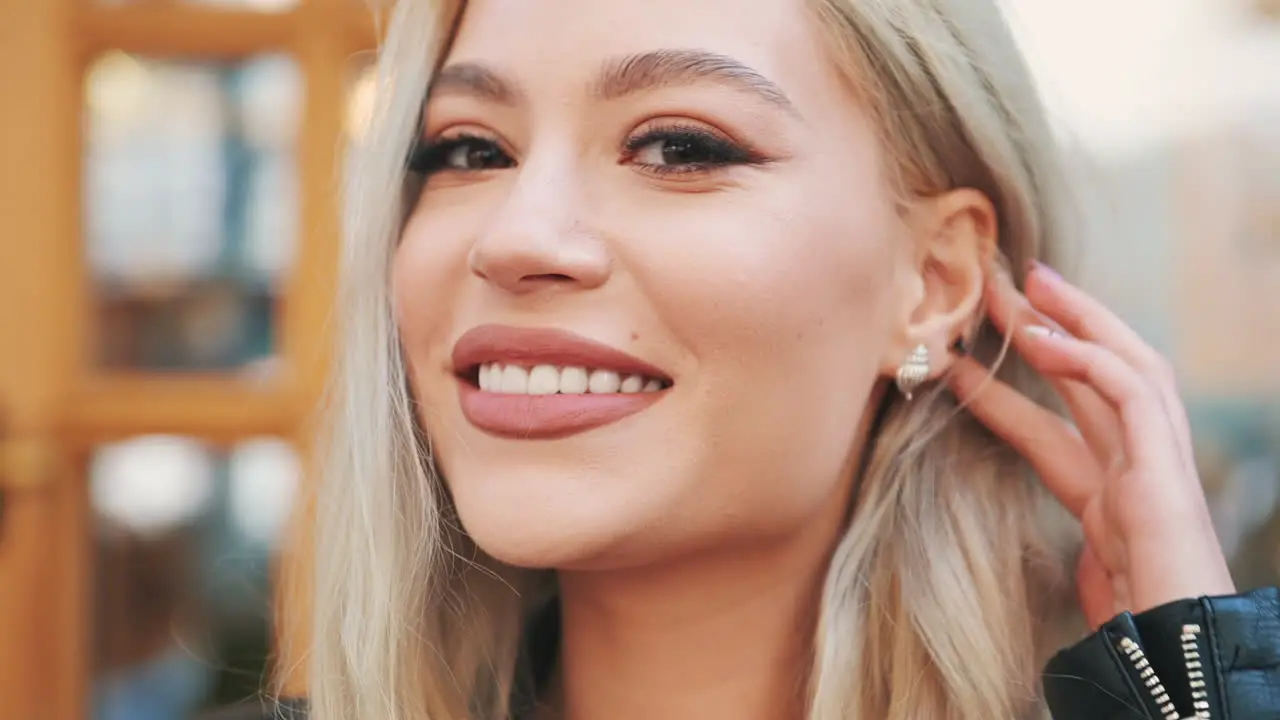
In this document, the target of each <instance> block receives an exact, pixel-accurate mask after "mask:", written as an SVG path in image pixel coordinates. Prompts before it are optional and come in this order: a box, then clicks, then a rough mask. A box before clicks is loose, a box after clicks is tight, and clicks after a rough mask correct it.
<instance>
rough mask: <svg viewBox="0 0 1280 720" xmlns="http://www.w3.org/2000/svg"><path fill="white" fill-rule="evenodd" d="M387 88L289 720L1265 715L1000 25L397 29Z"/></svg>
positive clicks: (571, 3) (467, 20) (686, 3)
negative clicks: (1050, 403) (1079, 254)
mask: <svg viewBox="0 0 1280 720" xmlns="http://www.w3.org/2000/svg"><path fill="white" fill-rule="evenodd" d="M381 77H382V87H383V90H384V92H383V95H382V98H381V102H382V107H381V109H380V116H379V120H378V122H377V123H376V124H375V128H374V133H373V134H374V137H373V139H372V141H371V146H370V148H369V152H368V154H367V156H365V157H363V158H362V159H361V160H360V164H359V166H358V167H357V170H356V177H357V178H358V181H357V183H356V187H355V189H354V190H353V193H354V194H353V197H354V204H353V209H352V213H351V215H350V217H349V229H350V243H349V246H348V256H347V257H346V259H345V269H346V271H347V272H348V273H349V276H348V285H347V289H346V294H345V295H344V296H343V298H342V300H341V306H342V308H343V311H344V312H345V313H346V318H345V336H344V344H343V352H342V358H341V364H340V373H339V375H338V383H337V386H336V389H337V399H336V403H335V405H334V407H333V413H334V414H333V423H334V433H333V436H332V439H331V440H330V441H329V444H328V449H329V452H330V457H329V458H328V463H327V465H326V470H327V472H328V478H327V479H326V482H325V483H324V485H323V488H322V490H321V496H320V503H319V504H320V516H319V523H318V528H319V530H318V532H319V542H318V555H317V564H316V573H317V589H316V597H315V603H316V611H315V612H316V614H315V626H314V632H315V647H314V649H313V651H312V654H311V667H310V677H311V681H312V688H311V693H310V697H309V703H310V706H311V710H310V713H311V714H310V716H311V718H312V719H313V720H428V719H430V720H441V719H445V718H447V719H449V720H457V719H460V718H467V719H470V720H496V719H498V718H520V719H522V720H523V719H532V718H537V719H539V720H541V719H542V718H567V719H569V720H602V719H608V720H628V719H632V718H636V719H644V720H653V719H655V718H662V719H664V720H681V719H685V718H697V719H698V720H716V719H719V718H724V719H731V720H744V719H750V718H760V719H762V720H764V719H769V720H777V719H779V718H781V719H784V720H788V719H797V720H798V719H799V718H810V719H812V720H836V719H840V720H871V719H873V718H874V719H880V718H893V719H899V720H918V719H921V718H955V719H958V720H990V719H991V718H1026V717H1036V716H1038V713H1040V712H1042V709H1043V705H1044V703H1045V699H1046V697H1047V704H1048V706H1049V709H1050V711H1051V712H1052V713H1053V715H1054V717H1056V718H1058V719H1059V720H1063V719H1067V720H1084V719H1085V718H1089V719H1094V718H1176V717H1187V716H1194V717H1212V718H1219V719H1225V718H1233V719H1234V720H1244V719H1251V718H1262V717H1276V716H1277V715H1278V714H1280V679H1277V670H1276V667H1277V666H1278V665H1280V613H1278V611H1277V607H1278V605H1277V602H1278V600H1277V594H1276V592H1275V591H1274V590H1267V591H1260V592H1256V593H1253V594H1250V595H1233V593H1235V592H1236V590H1235V588H1234V586H1233V584H1232V580H1231V578H1230V576H1229V574H1228V571H1227V568H1226V563H1225V561H1224V559H1223V555H1222V552H1221V550H1220V548H1219V546H1218V543H1217V541H1216V539H1215V536H1214V532H1213V528H1212V527H1211V524H1210V521H1209V515H1208V512H1207V511H1206V507H1205V500H1204V497H1203V494H1202V492H1201V490H1200V487H1199V481H1198V479H1197V477H1196V473H1195V469H1194V464H1193V459H1192V457H1191V453H1190V450H1189V447H1190V444H1189V439H1188V432H1187V423H1186V420H1185V417H1184V414H1183V410H1182V407H1181V404H1180V402H1179V400H1178V397H1177V393H1176V389H1175V387H1174V383H1173V379H1172V374H1171V372H1170V371H1169V369H1168V365H1167V364H1166V363H1165V362H1164V361H1163V360H1162V359H1160V358H1159V357H1158V356H1157V354H1156V353H1155V352H1153V351H1152V350H1151V349H1150V348H1149V347H1147V345H1145V344H1144V343H1143V342H1142V341H1141V340H1140V339H1139V338H1138V337H1137V335H1136V334H1135V333H1134V332H1133V331H1132V330H1130V329H1129V328H1128V327H1126V326H1125V325H1124V324H1123V323H1122V322H1121V321H1120V320H1118V319H1117V318H1116V317H1115V316H1114V315H1113V314H1111V313H1110V312H1108V311H1107V310H1106V309H1104V308H1103V307H1101V306H1100V305H1099V304H1098V303H1097V302H1096V301H1094V300H1093V299H1091V298H1090V297H1089V296H1087V295H1086V294H1084V293H1083V292H1081V291H1080V290H1078V289H1076V288H1075V287H1073V286H1072V285H1070V284H1068V283H1067V282H1066V281H1064V280H1063V279H1062V278H1060V277H1059V276H1057V275H1056V274H1054V273H1053V271H1051V270H1050V269H1049V268H1048V266H1047V265H1045V264H1041V262H1044V261H1047V260H1049V259H1051V258H1052V257H1054V255H1055V253H1056V252H1057V251H1059V250H1060V249H1061V246H1062V245H1064V244H1066V243H1069V242H1070V241H1071V237H1070V232H1069V230H1068V229H1067V225H1066V220H1065V215H1066V212H1065V208H1064V204H1063V203H1064V201H1063V199H1062V198H1063V192H1064V187H1063V183H1062V180H1061V179H1060V175H1059V169H1058V167H1057V165H1056V158H1055V157H1054V154H1053V143H1052V141H1051V138H1050V133H1049V131H1048V129H1047V127H1046V123H1045V119H1044V117H1043V113H1042V111H1041V108H1040V105H1039V103H1038V101H1037V99H1036V97H1035V95H1034V93H1033V90H1032V87H1031V82H1030V80H1029V78H1028V76H1027V71H1026V69H1025V67H1024V64H1023V62H1022V60H1021V59H1020V58H1019V56H1018V53H1017V51H1016V49H1015V47H1014V43H1013V42H1012V40H1011V39H1010V36H1009V33H1008V31H1007V29H1006V28H1005V26H1004V24H1003V21H1002V19H1001V17H1000V14H999V11H998V10H997V7H996V4H995V2H994V0H810V1H808V2H806V1H805V0H751V2H750V3H749V4H747V3H743V2H741V0H609V1H608V2H601V1H600V0H554V1H552V0H544V1H542V2H528V1H527V0H475V1H474V2H470V3H466V4H465V7H462V6H461V5H460V4H459V3H438V4H436V3H429V2H427V1H426V0H406V1H405V2H401V3H400V4H399V7H398V8H397V10H396V12H395V14H394V17H393V19H392V20H391V25H390V37H389V38H388V40H387V44H386V47H385V49H384V53H383V65H382V73H381ZM428 89H429V90H428ZM424 94H425V97H426V103H425V105H424V104H423V102H422V100H423V97H424ZM406 157H408V161H407V163H406V162H405V161H404V158H406ZM402 190H403V192H402ZM1002 268H1009V270H1008V271H1005V270H1003V269H1002ZM992 368H995V372H994V374H995V377H994V378H992V377H991V376H992ZM1051 395H1056V396H1057V397H1060V398H1061V401H1062V404H1063V405H1064V406H1065V408H1066V410H1067V411H1069V415H1070V418H1071V421H1072V424H1068V421H1067V420H1064V419H1063V418H1062V417H1061V416H1059V415H1057V414H1055V413H1053V412H1051V411H1049V410H1047V409H1044V407H1045V406H1044V405H1043V404H1042V403H1043V402H1044V401H1045V400H1046V398H1048V397H1050V396H1051ZM1077 427H1078V431H1076V430H1075V429H1073V428H1077ZM1042 489H1047V490H1048V492H1049V493H1051V494H1052V496H1053V497H1055V498H1056V499H1057V500H1058V501H1059V502H1060V504H1061V506H1062V507H1065V508H1066V510H1068V511H1070V513H1072V514H1073V515H1074V516H1075V517H1076V518H1078V519H1079V521H1080V523H1081V525H1082V527H1083V551H1082V552H1081V553H1080V554H1079V561H1078V564H1077V565H1076V568H1077V569H1076V579H1077V581H1078V594H1079V599H1080V603H1081V606H1082V609H1083V612H1084V614H1085V616H1086V618H1087V619H1088V620H1089V621H1090V623H1091V624H1092V626H1093V627H1094V629H1095V632H1094V634H1092V635H1090V636H1089V637H1087V638H1086V639H1085V640H1083V641H1081V642H1079V643H1078V644H1075V645H1073V646H1071V647H1070V648H1069V649H1067V650H1065V651H1063V652H1061V653H1058V654H1057V655H1054V651H1055V650H1057V649H1058V646H1057V645H1055V644H1054V640H1053V639H1052V638H1051V637H1050V635H1049V633H1048V631H1047V629H1046V628H1047V621H1049V620H1052V619H1054V618H1053V617H1052V616H1053V614H1054V612H1053V602H1052V601H1053V597H1054V591H1055V588H1057V587H1060V585H1059V584H1056V583H1058V579H1057V575H1056V573H1055V572H1054V568H1055V566H1056V563H1055V561H1054V558H1055V552H1054V551H1053V549H1052V548H1051V546H1050V544H1049V543H1048V542H1047V540H1046V539H1045V537H1044V536H1045V534H1046V531H1045V529H1044V528H1045V527H1046V523H1047V522H1049V519H1050V515H1049V514H1047V513H1046V512H1045V510H1044V508H1043V503H1042V502H1041V501H1042V497H1043V493H1042ZM1051 655H1054V656H1053V658H1052V660H1051V661H1050V662H1049V665H1048V671H1047V672H1046V673H1045V675H1044V682H1043V683H1041V680H1040V677H1039V676H1040V672H1039V671H1040V669H1041V668H1042V667H1043V663H1044V662H1045V661H1046V660H1048V659H1049V657H1050V656H1051Z"/></svg>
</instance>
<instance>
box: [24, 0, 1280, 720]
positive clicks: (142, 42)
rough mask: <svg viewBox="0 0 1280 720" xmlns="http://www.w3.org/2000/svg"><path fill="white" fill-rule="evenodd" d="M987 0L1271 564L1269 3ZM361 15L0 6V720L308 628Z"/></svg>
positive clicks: (155, 697) (1122, 307) (242, 673)
mask: <svg viewBox="0 0 1280 720" xmlns="http://www.w3.org/2000/svg"><path fill="white" fill-rule="evenodd" d="M1006 4H1007V5H1008V9H1009V12H1010V15H1011V18H1012V22H1013V24H1014V26H1015V29H1016V31H1017V32H1018V33H1019V35H1020V37H1021V39H1022V41H1023V44H1024V47H1025V49H1026V51H1027V53H1028V55H1029V56H1030V57H1031V59H1032V62H1033V64H1034V67H1035V70H1036V73H1037V75H1038V77H1039V79H1040V81H1041V84H1042V86H1043V88H1044V92H1045V95H1046V97H1047V99H1048V101H1049V102H1050V104H1051V107H1052V109H1053V113H1054V117H1055V119H1056V121H1057V122H1058V124H1059V129H1060V132H1061V135H1062V138H1063V141H1064V142H1065V143H1067V145H1068V147H1069V148H1070V149H1071V150H1070V157H1071V159H1072V161H1073V163H1074V164H1075V166H1076V170H1077V171H1078V174H1079V176H1080V178H1081V182H1080V183H1079V184H1080V188H1079V190H1080V192H1081V196H1082V197H1081V207H1082V215H1083V216H1084V217H1086V218H1087V219H1088V224H1087V227H1085V228H1083V229H1082V232H1081V238H1080V243H1079V246H1078V247H1077V248H1076V249H1075V252H1074V255H1073V256H1072V258H1071V261H1070V266H1069V267H1068V268H1066V270H1067V271H1068V272H1069V273H1070V274H1072V275H1074V276H1076V277H1078V278H1080V279H1081V280H1082V281H1083V282H1084V284H1085V285H1086V286H1087V287H1088V288H1090V289H1091V290H1093V291H1095V292H1096V293H1097V294H1099V295H1100V296H1102V297H1103V298H1104V299H1106V300H1107V301H1108V302H1110V303H1111V304H1112V305H1113V307H1115V308H1116V309H1118V310H1119V311H1120V312H1121V313H1122V314H1123V315H1124V316H1125V317H1126V318H1127V319H1128V320H1130V321H1131V322H1132V323H1133V324H1134V325H1135V326H1136V327H1137V328H1138V329H1139V330H1140V331H1141V332H1142V333H1143V334H1144V336H1146V337H1147V338H1148V339H1150V340H1151V342H1152V343H1154V344H1155V345H1156V346H1157V347H1159V348H1160V349H1161V350H1163V351H1164V352H1166V353H1167V354H1168V355H1169V356H1170V357H1171V358H1172V359H1173V360H1174V363H1175V365H1176V367H1177V369H1178V371H1179V375H1180V379H1181V383H1182V388H1183V391H1184V395H1185V398H1186V401H1187V403H1188V407H1189V409H1190V412H1191V416H1192V422H1193V425H1194V429H1195V434H1196V438H1197V444H1198V448H1197V450H1198V460H1199V462H1200V463H1201V466H1202V467H1201V472H1202V476H1203V479H1204V481H1205V484H1206V486H1207V487H1208V489H1209V492H1210V496H1211V500H1212V504H1213V511H1214V513H1215V515H1216V517H1217V520H1218V528H1219V532H1220V533H1221V535H1222V538H1223V541H1224V543H1225V545H1226V547H1227V549H1228V551H1229V552H1230V553H1231V558H1232V562H1233V564H1234V568H1235V572H1236V577H1237V580H1238V582H1239V584H1240V585H1241V586H1242V587H1251V586H1256V585H1260V584H1271V583H1276V582H1278V581H1280V312H1278V311H1277V305H1278V304H1280V2H1277V1H1276V0H1073V1H1072V2H1070V3H1067V2H1055V1H1054V0H1006ZM376 28H377V23H376V22H375V21H374V20H373V18H371V17H370V12H369V9H368V7H367V6H366V3H365V2H364V0H96V2H95V0H0V720H28V719H32V720H46V719H48V720H81V719H84V718H95V719H100V720H117V719H128V720H182V719H184V718H188V717H191V716H192V714H193V713H194V712H196V711H197V710H198V709H200V708H205V707H210V706H215V705H221V704H226V703H229V702H234V701H239V700H243V699H245V698H250V697H252V696H254V694H255V693H256V692H257V691H258V690H259V688H260V687H261V686H262V684H263V682H264V679H265V678H266V676H267V673H268V672H269V670H270V668H271V667H272V664H273V663H276V664H277V665H280V666H282V667H281V668H280V669H279V670H278V671H279V672H281V673H283V674H285V675H287V674H288V671H289V668H290V667H291V659H290V658H291V657H296V656H297V654H298V652H300V649H302V648H304V647H305V640H306V638H305V633H304V632H302V631H301V629H300V627H299V626H297V625H296V622H295V624H290V622H277V618H279V617H280V616H281V613H282V612H283V613H284V615H285V616H286V617H288V618H296V617H297V616H299V615H300V614H301V612H300V611H298V610H297V608H299V607H301V605H299V603H303V604H305V598H304V599H302V600H299V599H298V598H297V597H296V596H294V595H290V594H285V593H283V592H282V591H281V589H280V588H282V587H284V586H286V585H290V586H295V585H296V586H298V587H305V578H301V577H298V576H297V574H296V573H295V572H293V570H291V568H290V567H289V566H288V563H283V564H282V563H277V562H276V561H275V559H276V558H278V557H280V555H281V551H282V549H283V548H285V547H286V546H287V545H288V544H289V543H301V544H305V543H306V537H307V528H306V526H305V521H303V522H301V523H292V521H291V518H292V517H293V516H294V515H295V513H294V512H293V511H294V509H295V508H296V507H297V506H298V504H299V502H300V500H301V499H302V498H304V497H305V487H306V482H305V478H306V477H308V472H307V467H306V462H305V460H304V459H303V458H305V457H306V456H307V454H306V453H307V442H308V438H309V435H310V428H311V425H312V421H313V412H314V406H315V403H316V400H317V398H318V397H319V394H320V391H321V388H322V385H323V378H324V371H325V353H324V351H323V349H324V348H325V347H326V343H327V342H328V336H327V333H328V332H329V326H328V323H327V318H328V313H329V310H330V302H331V293H332V282H333V276H334V271H335V264H336V257H337V251H336V248H337V214H336V208H337V207H338V206H339V203H340V201H341V198H340V192H339V187H340V182H339V179H340V178H341V175H342V158H343V154H344V152H345V150H346V148H348V147H349V146H350V144H351V143H353V142H358V140H359V137H360V134H361V131H362V129H363V127H364V125H365V123H366V122H367V120H368V114H369V108H370V104H371V99H372V96H373V92H374V89H375V88H374V84H373V80H372V78H371V76H370V74H369V70H370V66H371V62H372V59H373V56H372V49H373V48H374V46H375V38H376ZM301 595H303V596H305V593H301ZM291 608H292V609H293V611H292V612H291V611H290V609H291ZM282 648H283V649H289V650H292V651H294V652H293V653H283V652H282ZM282 655H283V659H280V658H281V656H282Z"/></svg>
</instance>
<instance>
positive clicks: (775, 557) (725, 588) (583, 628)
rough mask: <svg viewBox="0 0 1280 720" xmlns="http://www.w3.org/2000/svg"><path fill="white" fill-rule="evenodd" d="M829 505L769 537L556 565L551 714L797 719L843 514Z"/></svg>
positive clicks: (582, 718)
mask: <svg viewBox="0 0 1280 720" xmlns="http://www.w3.org/2000/svg"><path fill="white" fill-rule="evenodd" d="M833 505H836V506H837V507H838V506H839V504H838V503H833ZM828 515H830V517H826V518H823V519H821V521H818V522H814V523H812V524H809V525H808V526H807V527H806V528H805V530H804V531H802V532H801V533H800V534H799V535H797V536H793V537H789V538H786V539H785V540H782V541H779V542H776V543H772V544H770V545H768V546H761V547H755V548H751V549H746V548H742V547H736V548H734V549H733V550H732V551H730V552H727V553H723V554H720V555H718V556H704V557H698V558H689V559H686V560H684V561H682V562H679V563H670V564H666V565H663V566H661V567H654V566H651V567H645V568H638V569H632V570H626V571H610V572H567V571H566V572H562V573H561V574H560V602H561V611H562V618H563V620H562V622H563V626H562V628H563V629H562V640H561V656H560V660H561V665H560V678H559V683H558V685H559V687H558V688H557V690H558V694H559V697H558V698H556V699H555V700H556V702H555V704H556V705H558V706H559V707H560V708H561V710H560V712H558V713H557V715H559V716H560V717H562V718H564V720H600V719H602V718H608V719H609V720H652V719H653V718H663V719H664V720H695V719H696V720H721V719H723V720H756V719H759V720H766V719H768V720H800V718H802V717H803V715H804V707H805V697H806V695H807V693H806V691H807V680H808V670H809V667H810V663H811V655H812V651H813V635H814V631H815V627H816V622H817V611H818V606H819V597H820V592H821V587H822V583H823V580H824V577H825V574H826V568H827V565H828V562H829V558H830V553H831V549H832V548H833V547H834V544H835V541H836V538H837V535H838V533H839V531H840V527H841V521H842V515H843V513H840V514H837V513H828Z"/></svg>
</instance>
